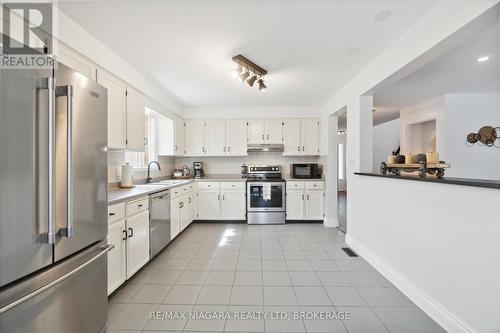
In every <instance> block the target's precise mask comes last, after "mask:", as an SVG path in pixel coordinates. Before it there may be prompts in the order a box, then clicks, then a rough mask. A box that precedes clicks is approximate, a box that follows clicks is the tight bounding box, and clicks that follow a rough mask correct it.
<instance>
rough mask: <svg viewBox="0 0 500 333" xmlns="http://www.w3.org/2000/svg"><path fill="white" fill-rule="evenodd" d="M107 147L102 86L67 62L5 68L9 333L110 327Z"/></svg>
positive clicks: (2, 144) (0, 306)
mask: <svg viewBox="0 0 500 333" xmlns="http://www.w3.org/2000/svg"><path fill="white" fill-rule="evenodd" d="M0 56H1V53H0ZM106 145H107V90H106V89H105V88H104V87H102V86H100V85H99V84H97V83H96V82H94V81H92V80H90V79H88V78H86V77H84V76H83V75H81V74H79V73H77V72H75V71H73V70H72V69H70V68H68V67H66V66H64V65H63V64H57V65H55V68H53V69H51V70H50V69H39V70H30V69H0V331H1V332H52V333H55V332H99V331H101V330H103V329H104V326H105V324H106V320H107V290H106V288H107V268H106V267H107V255H106V254H107V251H109V246H108V245H107V244H106V240H105V239H106V234H107V153H106Z"/></svg>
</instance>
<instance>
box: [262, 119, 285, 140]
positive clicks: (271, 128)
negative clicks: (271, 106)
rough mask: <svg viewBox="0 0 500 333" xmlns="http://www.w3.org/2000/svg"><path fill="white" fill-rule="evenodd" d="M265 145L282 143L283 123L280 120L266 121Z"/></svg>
mask: <svg viewBox="0 0 500 333" xmlns="http://www.w3.org/2000/svg"><path fill="white" fill-rule="evenodd" d="M265 143H274V144H275V143H283V121H282V120H281V119H267V120H266V131H265Z"/></svg>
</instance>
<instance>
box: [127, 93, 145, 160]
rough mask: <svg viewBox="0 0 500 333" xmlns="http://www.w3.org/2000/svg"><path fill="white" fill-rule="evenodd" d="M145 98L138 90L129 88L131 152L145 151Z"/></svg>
mask: <svg viewBox="0 0 500 333" xmlns="http://www.w3.org/2000/svg"><path fill="white" fill-rule="evenodd" d="M144 104H145V103H144V96H143V95H142V94H141V93H140V92H138V91H137V90H135V89H133V88H131V87H127V132H126V133H127V138H126V140H125V142H126V147H127V149H129V150H137V151H144V138H145V137H146V134H145V125H144V124H145V121H146V114H145V112H144Z"/></svg>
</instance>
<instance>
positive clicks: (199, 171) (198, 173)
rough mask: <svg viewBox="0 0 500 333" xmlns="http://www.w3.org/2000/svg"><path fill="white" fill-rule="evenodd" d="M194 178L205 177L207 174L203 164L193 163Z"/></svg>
mask: <svg viewBox="0 0 500 333" xmlns="http://www.w3.org/2000/svg"><path fill="white" fill-rule="evenodd" d="M193 170H194V178H197V179H199V178H203V177H205V172H204V171H203V162H193Z"/></svg>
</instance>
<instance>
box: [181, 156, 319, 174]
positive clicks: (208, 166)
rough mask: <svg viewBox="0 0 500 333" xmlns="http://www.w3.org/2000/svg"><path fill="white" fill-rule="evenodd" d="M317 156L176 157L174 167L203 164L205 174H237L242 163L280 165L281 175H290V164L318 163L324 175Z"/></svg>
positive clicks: (191, 166)
mask: <svg viewBox="0 0 500 333" xmlns="http://www.w3.org/2000/svg"><path fill="white" fill-rule="evenodd" d="M323 160H324V159H323V158H322V157H319V156H304V157H302V156H282V155H281V153H269V152H268V153H249V154H248V156H242V157H176V158H175V167H176V168H182V166H183V165H184V164H187V166H188V167H189V168H190V169H192V168H193V162H203V163H204V165H203V167H204V170H205V173H206V174H239V173H240V172H241V166H242V165H243V163H245V164H246V165H248V166H249V165H275V164H277V165H281V166H282V168H283V175H284V176H288V175H290V164H292V163H319V164H321V165H322V166H323V174H325V173H326V165H325V164H326V163H323Z"/></svg>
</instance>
